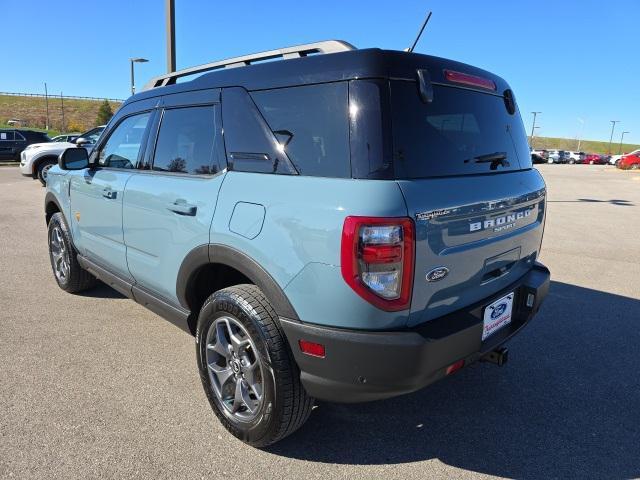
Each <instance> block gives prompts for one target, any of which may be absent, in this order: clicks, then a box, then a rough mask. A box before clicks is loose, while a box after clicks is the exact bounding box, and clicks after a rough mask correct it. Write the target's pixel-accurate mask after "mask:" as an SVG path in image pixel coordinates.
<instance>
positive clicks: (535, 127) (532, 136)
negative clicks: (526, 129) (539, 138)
mask: <svg viewBox="0 0 640 480" xmlns="http://www.w3.org/2000/svg"><path fill="white" fill-rule="evenodd" d="M539 128H540V127H538V126H537V125H536V126H534V127H533V128H532V129H531V138H530V139H529V146H530V147H531V148H533V138H534V137H535V134H536V130H538V129H539Z"/></svg>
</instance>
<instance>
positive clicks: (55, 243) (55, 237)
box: [49, 226, 70, 283]
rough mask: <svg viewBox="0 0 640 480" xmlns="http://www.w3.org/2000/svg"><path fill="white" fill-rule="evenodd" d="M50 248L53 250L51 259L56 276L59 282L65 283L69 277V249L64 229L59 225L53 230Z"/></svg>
mask: <svg viewBox="0 0 640 480" xmlns="http://www.w3.org/2000/svg"><path fill="white" fill-rule="evenodd" d="M49 250H50V251H51V261H52V263H53V271H54V273H55V275H56V278H57V279H58V281H59V282H61V283H65V282H66V281H67V279H68V278H69V264H70V262H69V251H68V250H67V247H66V245H65V243H64V239H63V236H62V230H61V229H60V227H59V226H55V227H54V228H53V229H52V230H51V237H50V238H49Z"/></svg>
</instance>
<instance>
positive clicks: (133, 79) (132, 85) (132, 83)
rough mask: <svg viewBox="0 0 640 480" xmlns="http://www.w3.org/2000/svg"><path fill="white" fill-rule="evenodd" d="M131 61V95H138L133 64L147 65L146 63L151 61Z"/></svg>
mask: <svg viewBox="0 0 640 480" xmlns="http://www.w3.org/2000/svg"><path fill="white" fill-rule="evenodd" d="M129 61H130V62H131V95H133V94H134V93H136V82H135V77H134V75H133V64H134V63H145V62H148V61H149V60H147V59H146V58H130V59H129Z"/></svg>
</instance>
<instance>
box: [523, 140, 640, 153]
mask: <svg viewBox="0 0 640 480" xmlns="http://www.w3.org/2000/svg"><path fill="white" fill-rule="evenodd" d="M531 146H532V147H534V148H546V149H548V150H571V151H575V150H577V149H578V141H577V140H575V139H573V138H553V137H534V138H533V142H531ZM619 146H620V143H619V142H616V141H613V142H612V143H611V153H612V154H613V155H616V154H617V153H618V150H619ZM638 148H640V145H634V144H631V143H623V144H622V149H621V152H620V153H628V152H632V151H633V150H637V149H638ZM608 149H609V142H600V141H598V140H581V141H580V151H581V152H587V153H601V154H607V153H609V152H608Z"/></svg>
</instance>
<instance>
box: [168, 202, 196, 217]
mask: <svg viewBox="0 0 640 480" xmlns="http://www.w3.org/2000/svg"><path fill="white" fill-rule="evenodd" d="M167 209H168V210H171V211H172V212H173V213H177V214H178V215H185V216H189V217H195V215H196V212H197V211H198V207H196V206H195V205H191V204H190V203H187V202H186V201H185V200H182V199H179V200H176V201H175V202H173V203H170V204H169V205H167Z"/></svg>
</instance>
